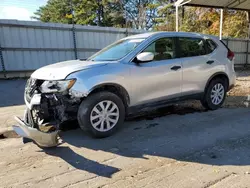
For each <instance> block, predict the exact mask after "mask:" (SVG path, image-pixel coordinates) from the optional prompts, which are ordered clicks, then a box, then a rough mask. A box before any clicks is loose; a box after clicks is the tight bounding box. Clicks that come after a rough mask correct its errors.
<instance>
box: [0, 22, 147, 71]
mask: <svg viewBox="0 0 250 188" xmlns="http://www.w3.org/2000/svg"><path fill="white" fill-rule="evenodd" d="M141 32H142V31H139V30H133V29H122V28H108V27H96V26H82V25H75V27H74V28H73V27H72V25H68V24H56V23H41V22H35V21H34V22H31V21H16V20H0V64H1V66H0V72H5V73H8V72H13V71H32V70H35V69H37V68H40V67H42V66H45V65H48V64H52V63H56V62H59V61H64V60H70V59H81V58H82V59H84V58H87V57H89V56H91V55H92V54H93V53H95V52H97V51H99V50H100V49H102V48H103V47H105V46H107V45H109V44H111V43H113V42H114V41H116V40H118V39H121V38H123V37H126V36H128V35H133V34H138V33H141Z"/></svg>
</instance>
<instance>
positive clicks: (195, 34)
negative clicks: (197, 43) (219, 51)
mask: <svg viewBox="0 0 250 188" xmlns="http://www.w3.org/2000/svg"><path fill="white" fill-rule="evenodd" d="M161 35H162V36H166V35H169V36H179V37H202V38H204V37H207V38H214V37H215V36H211V35H204V34H200V33H191V32H167V31H158V32H148V33H142V34H138V35H131V36H128V37H126V38H124V39H135V38H148V37H152V36H159V37H160V36H161Z"/></svg>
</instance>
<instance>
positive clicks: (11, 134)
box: [0, 131, 20, 140]
mask: <svg viewBox="0 0 250 188" xmlns="http://www.w3.org/2000/svg"><path fill="white" fill-rule="evenodd" d="M19 137H20V136H18V134H16V132H15V131H6V132H3V133H0V140H1V139H7V138H19Z"/></svg>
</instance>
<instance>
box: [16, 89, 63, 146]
mask: <svg viewBox="0 0 250 188" xmlns="http://www.w3.org/2000/svg"><path fill="white" fill-rule="evenodd" d="M24 100H25V103H26V106H27V110H26V112H25V114H24V119H26V118H27V116H28V113H27V111H29V110H32V109H33V107H34V106H39V105H40V103H41V94H35V95H34V96H33V97H32V99H31V101H30V103H29V102H28V101H27V100H26V98H24ZM29 118H32V117H29ZM15 120H16V121H17V123H18V125H14V126H13V130H14V131H15V132H16V133H17V134H18V135H19V136H21V137H24V138H29V139H31V140H33V141H34V142H35V143H36V144H37V145H39V146H40V147H54V146H57V145H58V144H59V134H58V133H59V130H55V131H53V132H48V133H46V132H42V131H40V130H38V129H37V128H35V127H34V125H33V124H28V123H27V122H25V121H24V120H22V119H21V118H19V117H15Z"/></svg>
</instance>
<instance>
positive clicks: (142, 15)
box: [34, 0, 159, 29]
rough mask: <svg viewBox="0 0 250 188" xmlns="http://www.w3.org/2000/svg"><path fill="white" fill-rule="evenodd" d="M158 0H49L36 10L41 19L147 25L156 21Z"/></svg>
mask: <svg viewBox="0 0 250 188" xmlns="http://www.w3.org/2000/svg"><path fill="white" fill-rule="evenodd" d="M158 2H159V0H95V1H89V0H49V1H48V2H47V4H46V5H45V6H42V7H40V8H39V9H38V10H37V11H36V12H35V15H36V16H35V17H34V18H35V19H37V20H40V21H43V22H57V23H72V17H69V16H66V15H69V14H71V12H72V9H73V10H74V23H76V24H84V25H99V26H115V27H134V28H136V29H150V28H152V26H153V25H154V24H155V22H156V21H155V18H156V16H157V9H158V6H159V3H158Z"/></svg>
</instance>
